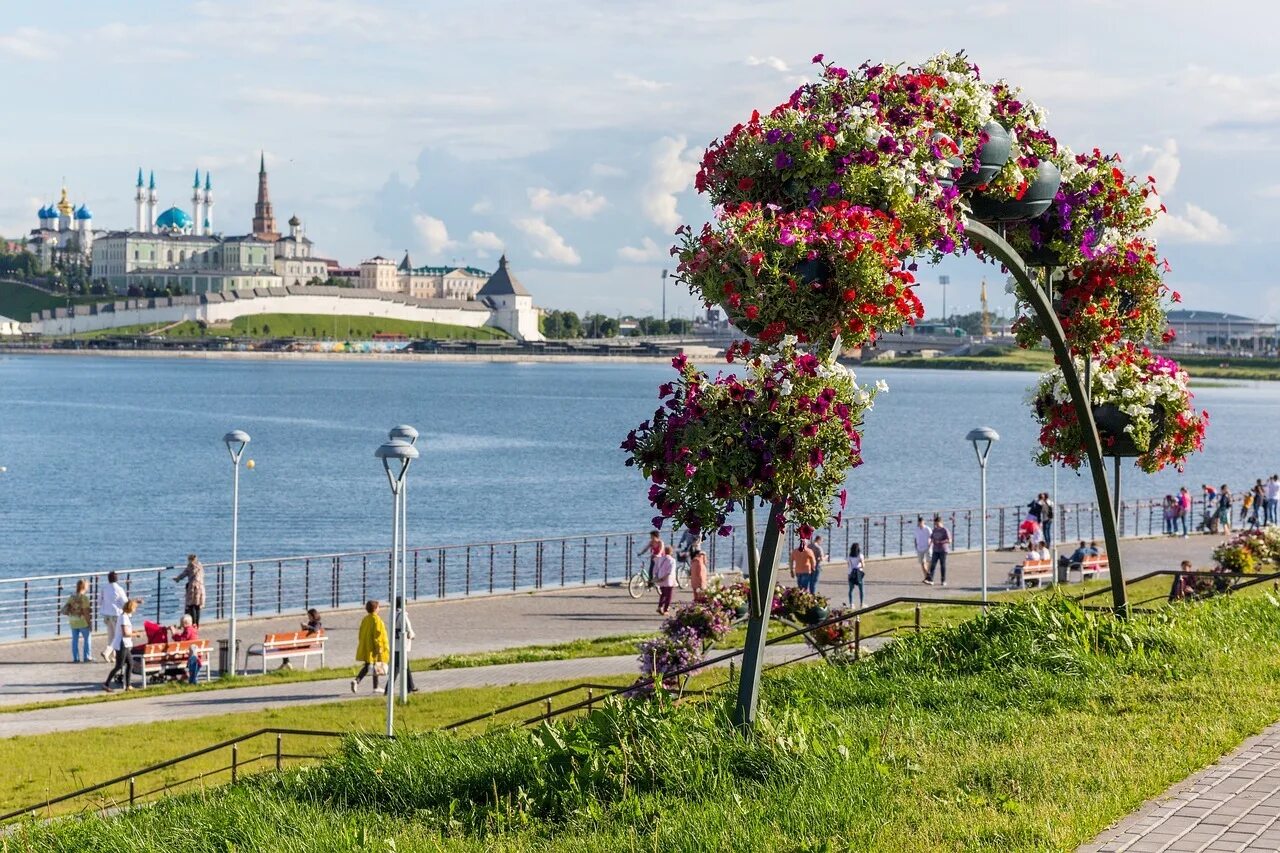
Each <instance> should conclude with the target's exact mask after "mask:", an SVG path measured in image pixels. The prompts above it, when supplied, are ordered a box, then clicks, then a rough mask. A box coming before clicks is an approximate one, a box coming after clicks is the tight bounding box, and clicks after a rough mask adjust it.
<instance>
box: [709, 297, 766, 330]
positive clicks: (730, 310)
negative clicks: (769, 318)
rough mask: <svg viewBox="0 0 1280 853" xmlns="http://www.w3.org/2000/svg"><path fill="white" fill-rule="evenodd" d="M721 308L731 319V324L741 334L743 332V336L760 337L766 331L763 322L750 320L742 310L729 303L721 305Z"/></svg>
mask: <svg viewBox="0 0 1280 853" xmlns="http://www.w3.org/2000/svg"><path fill="white" fill-rule="evenodd" d="M720 307H721V308H723V309H724V314H725V316H726V317H728V318H729V322H730V323H732V324H733V325H734V327H735V328H736V329H737V330H738V331H739V332H742V334H744V335H746V336H747V337H749V338H754V337H758V336H759V335H760V333H761V332H763V331H764V329H765V323H764V322H762V321H761V320H752V319H749V318H748V317H747V315H746V314H743V313H742V310H741V309H739V308H734V307H733V306H731V305H729V304H728V303H721V305H720Z"/></svg>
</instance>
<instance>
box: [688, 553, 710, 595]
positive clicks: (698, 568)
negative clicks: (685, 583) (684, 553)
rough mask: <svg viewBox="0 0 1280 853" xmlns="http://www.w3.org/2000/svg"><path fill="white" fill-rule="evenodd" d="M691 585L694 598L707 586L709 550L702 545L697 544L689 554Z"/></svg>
mask: <svg viewBox="0 0 1280 853" xmlns="http://www.w3.org/2000/svg"><path fill="white" fill-rule="evenodd" d="M689 587H690V588H691V589H692V590H693V597H694V598H697V597H698V596H699V595H700V594H701V593H702V591H703V590H705V589H706V588H707V552H706V551H703V550H702V547H701V546H700V545H695V546H694V550H693V553H691V554H690V555H689Z"/></svg>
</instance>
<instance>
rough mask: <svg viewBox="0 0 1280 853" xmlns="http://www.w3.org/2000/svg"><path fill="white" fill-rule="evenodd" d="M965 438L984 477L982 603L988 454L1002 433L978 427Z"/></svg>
mask: <svg viewBox="0 0 1280 853" xmlns="http://www.w3.org/2000/svg"><path fill="white" fill-rule="evenodd" d="M965 440H966V441H968V442H970V443H971V444H972V445H973V452H974V454H975V455H976V456H977V457H978V470H979V471H980V472H981V474H980V476H981V479H982V603H983V604H986V603H987V454H988V453H990V452H991V445H993V444H995V443H996V442H997V441H999V440H1000V433H998V432H996V431H995V430H993V429H992V428H991V427H978V428H977V429H971V430H969V434H968V435H966V436H965Z"/></svg>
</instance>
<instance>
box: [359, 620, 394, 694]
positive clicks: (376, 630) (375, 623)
mask: <svg viewBox="0 0 1280 853" xmlns="http://www.w3.org/2000/svg"><path fill="white" fill-rule="evenodd" d="M364 612H365V614H366V615H365V617H364V619H362V620H361V621H360V641H359V644H358V645H357V646H356V660H357V661H359V662H360V663H362V664H364V665H363V666H361V667H360V672H359V673H357V674H356V677H355V678H353V679H351V692H352V693H355V692H356V690H357V689H359V687H360V682H361V680H363V679H364V677H365V676H366V675H368V674H369V669H370V667H372V668H373V692H374V693H377V692H378V677H379V676H380V675H383V674H385V673H386V671H387V660H388V659H389V658H390V657H391V649H390V645H391V644H390V643H388V642H387V626H386V625H384V624H383V623H382V620H381V619H380V618H379V617H378V602H376V601H373V600H370V601H367V602H365V605H364Z"/></svg>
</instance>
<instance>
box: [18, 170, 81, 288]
mask: <svg viewBox="0 0 1280 853" xmlns="http://www.w3.org/2000/svg"><path fill="white" fill-rule="evenodd" d="M36 217H37V218H38V220H39V224H38V225H37V226H36V227H35V228H33V229H31V235H30V236H29V237H28V238H27V251H28V252H31V253H32V254H33V255H35V256H36V258H37V259H38V260H39V265H40V269H48V268H49V267H50V266H51V265H52V264H53V262H54V260H55V258H57V257H59V256H61V257H64V258H67V259H69V260H74V261H76V262H78V263H85V262H87V261H88V260H89V257H90V255H91V253H92V252H93V241H94V238H95V236H96V235H95V234H94V230H93V213H92V212H90V210H89V208H88V207H87V206H86V205H83V204H82V205H80V206H79V207H76V206H75V205H74V204H72V203H71V199H70V198H68V197H67V188H66V187H65V186H64V187H63V188H62V197H61V198H59V199H58V202H57V203H56V204H48V205H46V206H44V207H42V208H40V210H39V211H37V212H36Z"/></svg>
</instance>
